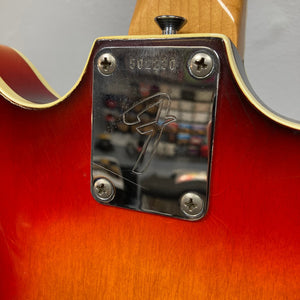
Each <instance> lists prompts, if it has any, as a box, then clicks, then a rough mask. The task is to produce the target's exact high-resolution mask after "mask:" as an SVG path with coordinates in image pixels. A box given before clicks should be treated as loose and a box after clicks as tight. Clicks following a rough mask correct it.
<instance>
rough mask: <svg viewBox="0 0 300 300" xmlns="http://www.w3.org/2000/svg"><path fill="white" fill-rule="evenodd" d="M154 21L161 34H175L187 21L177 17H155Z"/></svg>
mask: <svg viewBox="0 0 300 300" xmlns="http://www.w3.org/2000/svg"><path fill="white" fill-rule="evenodd" d="M154 21H155V22H156V23H157V25H158V26H159V27H160V29H161V30H162V34H176V33H177V31H179V30H180V29H181V28H182V27H183V26H184V25H185V24H186V23H187V20H186V19H185V18H183V17H179V16H168V15H163V16H157V17H156V18H155V19H154Z"/></svg>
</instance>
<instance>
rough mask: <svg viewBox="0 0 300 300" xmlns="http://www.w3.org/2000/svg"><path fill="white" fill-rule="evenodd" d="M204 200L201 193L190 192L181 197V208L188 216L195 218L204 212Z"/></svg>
mask: <svg viewBox="0 0 300 300" xmlns="http://www.w3.org/2000/svg"><path fill="white" fill-rule="evenodd" d="M203 208H204V201H203V199H202V198H201V196H200V195H198V194H196V193H194V192H189V193H186V194H184V195H182V197H181V198H180V209H181V210H182V212H183V213H184V214H185V215H187V216H188V217H191V218H195V217H198V216H200V215H201V214H202V212H203Z"/></svg>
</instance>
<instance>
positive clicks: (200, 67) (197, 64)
mask: <svg viewBox="0 0 300 300" xmlns="http://www.w3.org/2000/svg"><path fill="white" fill-rule="evenodd" d="M188 68H189V71H190V73H191V75H192V76H194V77H196V78H201V79H202V78H205V77H207V76H208V75H210V74H211V72H212V70H213V59H212V58H211V56H210V55H208V54H207V53H204V52H198V53H196V54H194V55H193V56H192V57H191V58H190V59H189V61H188Z"/></svg>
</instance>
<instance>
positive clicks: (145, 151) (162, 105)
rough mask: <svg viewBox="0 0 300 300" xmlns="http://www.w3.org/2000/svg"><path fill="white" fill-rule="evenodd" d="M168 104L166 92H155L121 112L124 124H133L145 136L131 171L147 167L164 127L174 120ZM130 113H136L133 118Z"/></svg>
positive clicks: (168, 99)
mask: <svg viewBox="0 0 300 300" xmlns="http://www.w3.org/2000/svg"><path fill="white" fill-rule="evenodd" d="M170 106H171V99H170V97H169V95H168V94H166V93H157V94H154V95H152V96H150V97H148V98H145V99H143V100H141V101H138V102H137V103H135V104H134V105H133V106H132V107H130V108H129V109H128V110H126V111H125V112H124V113H123V122H124V124H126V125H128V126H135V129H136V131H137V132H138V133H139V134H141V135H143V136H147V138H146V139H145V141H144V144H143V147H142V149H141V151H140V153H139V156H138V158H137V160H136V162H135V165H134V167H133V169H132V172H134V173H136V174H142V173H143V172H144V171H145V170H146V169H147V168H148V166H149V165H150V163H151V161H152V159H153V156H154V154H155V152H156V149H157V146H158V144H159V141H160V138H161V136H162V133H163V131H164V128H165V127H166V126H167V125H168V124H170V123H171V122H174V121H175V120H176V117H174V116H170V115H168V114H169V111H170ZM136 111H138V112H136ZM130 113H135V114H136V117H135V119H134V120H132V119H131V118H130V117H129V115H130Z"/></svg>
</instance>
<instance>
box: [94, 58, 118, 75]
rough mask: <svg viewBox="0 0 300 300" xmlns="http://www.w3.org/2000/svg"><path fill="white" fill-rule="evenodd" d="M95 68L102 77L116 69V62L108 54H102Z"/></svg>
mask: <svg viewBox="0 0 300 300" xmlns="http://www.w3.org/2000/svg"><path fill="white" fill-rule="evenodd" d="M97 67H98V70H99V72H100V73H102V74H103V75H110V74H112V72H113V71H114V70H115V68H116V60H115V58H114V57H113V55H111V54H110V53H103V54H101V56H100V57H99V58H98V62H97Z"/></svg>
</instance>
